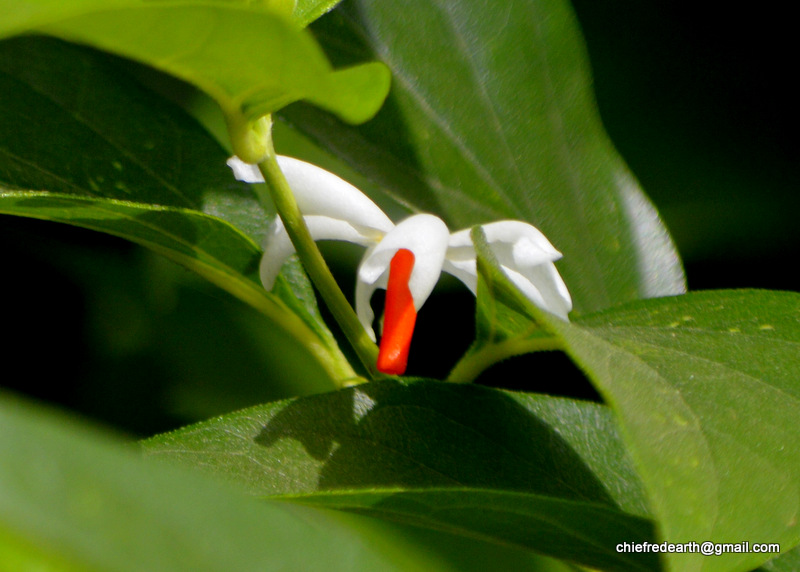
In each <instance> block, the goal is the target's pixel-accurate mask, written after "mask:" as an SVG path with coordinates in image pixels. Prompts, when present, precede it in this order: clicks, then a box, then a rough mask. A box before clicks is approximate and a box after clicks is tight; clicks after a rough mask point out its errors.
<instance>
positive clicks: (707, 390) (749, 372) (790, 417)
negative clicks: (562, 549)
mask: <svg viewBox="0 0 800 572" xmlns="http://www.w3.org/2000/svg"><path fill="white" fill-rule="evenodd" d="M477 243H478V248H479V250H481V251H482V252H483V254H482V256H483V255H484V254H486V247H485V245H482V244H481V241H480V239H478V240H477ZM479 269H480V272H481V275H482V280H483V281H484V282H488V283H490V284H494V290H495V291H502V292H503V296H504V297H506V298H507V299H510V298H512V297H514V296H516V300H514V301H513V302H512V303H513V305H514V306H515V307H516V308H518V309H520V308H525V307H527V312H528V315H529V316H530V317H531V319H532V320H533V321H536V322H537V323H539V324H541V325H543V326H544V327H545V328H546V329H547V330H548V331H549V332H550V333H551V334H552V335H554V336H556V337H557V338H558V339H560V341H561V343H562V344H563V346H564V347H565V349H566V351H567V352H568V353H569V354H570V355H571V357H572V358H573V359H574V360H575V361H576V362H577V363H578V364H579V365H580V366H581V367H582V368H583V369H584V370H585V371H586V373H587V374H588V375H589V377H590V378H591V379H592V380H593V381H594V382H595V384H596V385H597V388H598V390H599V391H600V392H601V393H602V395H603V396H604V397H605V399H606V400H607V402H608V403H609V404H610V405H611V407H612V408H613V409H614V411H615V412H616V414H617V416H618V418H619V420H620V423H621V426H622V434H623V436H624V438H625V442H626V444H627V447H628V450H629V451H630V453H631V455H632V457H633V458H634V462H635V463H636V465H637V467H638V469H639V472H640V474H641V476H642V479H643V480H644V484H645V488H646V489H647V491H648V498H649V499H650V501H651V503H652V507H653V511H654V515H655V517H656V520H657V522H658V524H659V528H660V535H661V538H662V540H667V541H671V542H687V541H690V540H695V541H697V542H703V541H711V542H741V541H743V540H746V539H750V542H751V543H752V542H778V543H780V545H781V547H782V549H783V550H789V549H790V548H792V547H793V546H795V545H797V544H798V543H800V531H799V530H798V527H797V514H798V511H800V501H799V500H798V499H799V498H800V452H798V450H797V448H796V447H794V446H793V444H794V443H796V442H797V440H798V439H799V438H800V430H798V426H797V422H796V421H797V419H798V417H800V378H798V370H799V369H800V368H799V367H798V366H800V361H798V355H800V294H796V293H789V292H767V291H747V290H743V291H710V292H701V293H694V294H686V295H684V296H677V297H668V298H660V299H655V300H647V301H639V302H635V303H631V304H628V305H624V306H621V307H617V308H613V309H610V310H608V311H605V312H602V313H599V314H595V315H592V316H587V317H586V318H584V319H581V320H578V321H576V322H574V323H570V322H565V321H562V320H560V319H558V318H555V317H554V316H552V315H550V314H547V313H546V312H542V311H541V310H539V309H538V308H536V307H534V306H533V305H531V304H530V303H528V302H527V301H526V300H524V299H523V298H522V297H521V295H520V294H519V293H518V292H517V291H516V290H515V289H514V288H513V286H511V285H510V283H508V281H507V280H506V279H505V278H504V277H503V276H502V275H501V271H500V270H499V269H497V268H496V267H494V266H493V265H492V261H491V260H490V258H488V257H487V258H482V259H481V263H480V264H479ZM771 556H772V555H770V554H758V553H749V554H745V553H739V554H735V553H734V554H725V555H723V556H718V557H715V558H708V557H705V556H703V555H702V554H668V555H666V556H665V559H666V561H667V562H668V563H669V564H670V566H671V569H673V570H746V569H749V568H752V567H753V566H757V565H758V564H760V563H762V562H764V561H765V560H767V559H769V558H770V557H771Z"/></svg>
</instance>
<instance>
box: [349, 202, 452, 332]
mask: <svg viewBox="0 0 800 572" xmlns="http://www.w3.org/2000/svg"><path fill="white" fill-rule="evenodd" d="M449 237H450V232H449V231H448V229H447V225H445V224H444V222H443V221H442V219H440V218H439V217H436V216H433V215H429V214H420V215H414V216H412V217H409V218H407V219H406V220H404V221H402V222H401V223H400V224H398V225H397V226H396V227H394V228H393V229H392V230H391V231H390V232H389V233H388V234H387V235H386V236H385V237H384V238H383V240H382V241H381V242H380V243H378V245H377V246H375V247H373V248H370V249H369V250H368V251H367V252H366V254H365V255H364V258H363V259H362V261H361V265H360V266H359V268H358V280H357V282H356V313H357V314H358V317H359V319H360V320H361V323H362V325H363V326H364V329H366V330H367V332H368V333H369V334H370V336H371V337H372V339H373V340H374V339H375V332H373V331H372V320H373V318H374V314H373V312H372V308H371V307H370V304H369V302H370V299H371V298H372V294H373V292H375V289H376V288H386V284H387V282H388V279H389V265H390V264H391V261H392V258H393V257H394V255H395V253H396V252H397V251H398V250H400V249H401V248H406V249H408V250H410V251H411V252H413V253H414V268H413V270H412V271H411V278H410V279H409V283H408V287H409V290H411V296H412V298H413V299H414V307H415V308H416V309H417V310H419V309H420V308H421V307H422V305H423V304H424V303H425V300H427V299H428V296H429V295H430V293H431V291H433V287H434V286H436V283H437V282H438V281H439V275H440V274H441V271H442V263H443V262H444V257H445V253H446V252H447V244H448V240H449Z"/></svg>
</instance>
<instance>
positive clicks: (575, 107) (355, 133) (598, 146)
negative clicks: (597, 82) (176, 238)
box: [282, 0, 684, 312]
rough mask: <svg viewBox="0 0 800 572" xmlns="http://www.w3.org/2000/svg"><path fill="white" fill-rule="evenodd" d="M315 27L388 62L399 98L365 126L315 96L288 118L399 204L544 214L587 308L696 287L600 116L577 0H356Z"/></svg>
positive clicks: (536, 217) (457, 213)
mask: <svg viewBox="0 0 800 572" xmlns="http://www.w3.org/2000/svg"><path fill="white" fill-rule="evenodd" d="M313 28H314V30H315V31H316V33H317V36H318V38H319V39H320V41H321V42H322V44H323V45H324V46H325V47H326V49H327V50H328V52H329V54H331V55H332V57H334V58H335V59H339V60H341V62H346V61H353V60H363V59H364V58H378V59H380V60H382V61H384V62H385V63H386V64H387V66H388V67H389V68H390V69H391V70H392V73H393V76H394V83H393V87H392V91H391V94H390V98H389V101H388V103H387V105H386V106H385V107H384V109H383V110H382V111H381V112H380V113H379V114H378V116H377V117H376V119H375V120H373V121H371V122H370V123H369V124H366V125H364V126H363V127H359V128H350V127H348V126H346V125H343V124H341V123H340V122H337V121H335V120H334V119H333V118H330V117H328V116H323V115H322V114H320V113H319V112H317V111H315V110H313V109H310V108H308V107H307V106H304V107H302V108H289V109H286V110H284V112H282V114H283V115H284V116H285V117H287V118H288V119H289V120H290V121H291V122H293V123H294V124H296V125H298V126H300V127H301V128H302V129H304V130H305V131H306V132H308V133H310V134H312V135H313V136H315V137H316V138H318V139H320V140H323V141H324V142H325V145H326V146H327V147H329V148H330V149H333V150H335V151H336V152H337V153H339V154H340V155H341V156H343V157H345V158H346V159H347V160H348V161H350V162H351V163H352V164H353V166H354V167H356V168H357V169H359V170H360V171H362V172H363V173H365V174H366V175H367V176H369V177H371V178H372V179H373V180H374V181H376V182H377V183H378V184H379V185H380V186H382V187H383V188H385V189H387V190H388V191H389V192H391V193H392V194H393V195H394V196H395V197H396V198H397V199H398V201H400V202H401V203H403V204H405V205H408V206H409V208H410V209H412V210H423V211H430V212H434V213H436V214H439V215H441V216H443V217H444V218H445V220H446V221H447V223H448V224H449V225H451V227H456V228H461V227H466V226H471V225H473V224H476V223H480V222H487V221H491V220H497V219H504V218H513V219H523V220H527V221H529V222H531V223H533V224H535V225H536V226H538V227H539V228H541V229H542V231H543V232H544V233H545V234H546V235H547V236H548V237H549V238H550V239H551V240H552V242H553V244H555V246H556V247H557V248H558V249H559V250H561V251H562V252H563V253H564V255H565V256H564V260H563V261H562V262H559V269H560V270H561V271H562V273H563V275H564V277H565V279H566V282H567V285H568V286H569V288H570V291H571V292H572V295H573V298H574V300H575V307H576V309H577V310H578V311H579V312H587V311H592V310H598V309H602V308H605V307H608V306H611V305H613V304H616V303H620V302H623V301H628V300H633V299H636V298H639V297H650V296H662V295H668V294H676V293H680V292H683V291H684V283H683V272H682V269H681V265H680V261H679V259H678V256H677V254H676V252H675V250H674V247H673V245H672V242H671V240H670V238H669V236H668V234H667V232H666V230H665V229H664V227H663V225H662V224H661V222H660V220H659V218H658V215H657V214H656V212H655V210H654V209H653V207H652V205H651V204H650V202H649V201H648V200H647V198H646V197H645V196H644V194H643V193H642V192H641V190H640V189H639V187H638V185H637V183H636V181H635V180H634V179H633V177H632V176H631V174H630V173H629V172H628V170H627V168H626V167H625V165H624V164H623V163H622V161H621V160H620V158H619V156H618V155H617V154H616V152H615V151H614V149H613V147H612V145H611V143H610V142H609V140H608V138H607V136H606V135H605V133H604V131H603V129H602V126H601V125H600V121H599V119H598V115H597V111H596V109H595V104H594V100H593V98H592V94H591V87H590V81H591V80H590V76H589V69H588V65H587V58H586V54H585V52H584V48H583V44H582V40H581V38H580V35H579V32H578V28H577V25H576V23H575V20H574V17H573V15H572V13H571V11H570V8H569V7H568V5H567V2H566V1H565V0H514V1H509V2H503V3H502V6H498V5H497V4H496V3H491V2H479V1H475V0H462V1H443V0H438V1H434V2H429V1H422V0H418V1H415V2H412V3H410V4H404V7H403V10H401V11H398V10H397V9H396V6H395V5H393V4H391V3H387V2H380V1H375V0H359V1H352V2H350V1H348V2H346V3H345V4H343V5H341V6H340V7H339V8H337V10H335V11H334V12H333V13H332V14H330V15H329V16H327V17H325V18H322V19H320V20H319V21H318V22H316V23H315V24H314V26H313ZM343 38H344V39H343ZM359 44H361V48H360V49H359V47H358V46H359Z"/></svg>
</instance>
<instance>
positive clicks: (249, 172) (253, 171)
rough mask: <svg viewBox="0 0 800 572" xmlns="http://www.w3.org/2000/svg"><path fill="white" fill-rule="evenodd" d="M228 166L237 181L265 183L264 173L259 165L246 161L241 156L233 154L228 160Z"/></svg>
mask: <svg viewBox="0 0 800 572" xmlns="http://www.w3.org/2000/svg"><path fill="white" fill-rule="evenodd" d="M227 164H228V167H230V168H231V170H232V171H233V176H234V177H236V180H237V181H244V182H245V183H263V182H264V175H262V174H261V171H259V170H258V165H251V164H250V163H245V162H244V161H242V160H241V159H239V157H237V156H235V155H234V156H233V157H231V158H230V159H228V161H227Z"/></svg>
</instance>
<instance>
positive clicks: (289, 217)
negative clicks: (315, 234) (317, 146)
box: [258, 140, 379, 379]
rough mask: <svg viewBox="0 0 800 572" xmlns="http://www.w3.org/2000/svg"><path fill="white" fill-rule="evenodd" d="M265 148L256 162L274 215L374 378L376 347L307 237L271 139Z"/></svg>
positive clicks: (313, 244) (304, 224)
mask: <svg viewBox="0 0 800 572" xmlns="http://www.w3.org/2000/svg"><path fill="white" fill-rule="evenodd" d="M267 147H268V151H267V155H266V158H264V160H263V161H261V162H260V163H259V165H258V168H259V169H260V170H261V173H262V174H263V175H264V179H265V180H266V182H267V185H268V186H269V190H270V196H271V198H272V202H273V203H274V204H275V209H276V210H277V211H278V215H279V216H280V217H281V220H282V221H283V225H284V227H286V232H287V233H288V234H289V238H290V239H291V241H292V244H293V245H294V247H295V250H297V254H298V256H299V257H300V261H301V262H302V263H303V267H304V268H305V270H306V272H307V273H308V275H309V277H310V278H311V281H312V282H313V283H314V286H316V287H317V290H318V291H319V293H320V294H321V295H322V299H323V300H324V301H325V304H326V305H327V306H328V309H329V310H330V311H331V313H332V314H333V317H334V318H335V319H336V322H337V323H338V324H339V326H340V327H341V328H342V331H343V332H344V335H345V336H347V339H348V340H349V341H350V343H351V344H352V346H353V348H354V349H355V351H356V354H358V357H359V359H360V360H361V362H362V363H363V364H364V367H365V368H366V369H367V372H368V373H369V375H370V376H371V377H372V378H373V379H374V378H375V377H376V376H377V375H379V373H378V371H377V369H376V364H377V362H378V347H377V346H376V345H375V343H374V342H373V341H372V340H371V339H370V338H369V336H368V335H367V332H366V331H365V330H364V327H363V326H362V325H361V322H360V321H359V319H358V316H356V313H355V311H354V310H353V307H352V306H351V305H350V303H349V302H348V301H347V298H345V296H344V294H343V293H342V290H341V289H340V288H339V285H338V284H337V283H336V280H335V279H334V278H333V274H331V271H330V269H329V268H328V265H327V264H326V263H325V260H324V259H323V258H322V254H321V253H320V251H319V248H317V244H316V243H315V242H314V239H313V238H311V234H310V233H309V232H308V227H307V226H306V223H305V221H304V220H303V215H302V214H301V213H300V209H299V208H298V207H297V202H296V201H295V198H294V194H293V193H292V189H291V188H290V187H289V183H288V182H287V181H286V177H284V176H283V172H282V171H281V169H280V167H279V166H278V160H277V156H276V155H275V150H274V149H273V147H272V141H271V140H270V141H269V142H268V146H267Z"/></svg>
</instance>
